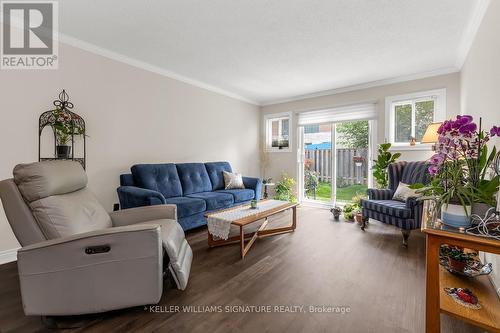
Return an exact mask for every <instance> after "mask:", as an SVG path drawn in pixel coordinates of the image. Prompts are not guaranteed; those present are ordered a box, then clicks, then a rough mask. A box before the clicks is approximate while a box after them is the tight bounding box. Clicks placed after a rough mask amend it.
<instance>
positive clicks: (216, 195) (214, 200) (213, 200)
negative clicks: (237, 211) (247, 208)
mask: <svg viewBox="0 0 500 333" xmlns="http://www.w3.org/2000/svg"><path fill="white" fill-rule="evenodd" d="M187 197H189V198H198V199H203V200H205V202H206V203H207V210H215V209H221V208H226V207H230V206H231V205H232V204H233V203H234V198H233V195H232V194H229V193H221V192H201V193H194V194H189V195H187Z"/></svg>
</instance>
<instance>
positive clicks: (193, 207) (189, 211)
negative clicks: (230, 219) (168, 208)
mask: <svg viewBox="0 0 500 333" xmlns="http://www.w3.org/2000/svg"><path fill="white" fill-rule="evenodd" d="M165 201H166V203H167V204H174V205H176V206H177V217H178V218H182V217H186V216H191V215H194V214H197V213H201V212H204V211H206V210H207V205H206V204H205V200H202V199H196V198H187V197H174V198H168V199H166V200H165Z"/></svg>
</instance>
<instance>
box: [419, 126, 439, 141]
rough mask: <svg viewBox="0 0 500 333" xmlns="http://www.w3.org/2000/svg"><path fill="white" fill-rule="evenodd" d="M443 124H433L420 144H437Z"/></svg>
mask: <svg viewBox="0 0 500 333" xmlns="http://www.w3.org/2000/svg"><path fill="white" fill-rule="evenodd" d="M441 124H442V122H438V123H432V124H430V125H429V126H428V127H427V130H425V133H424V136H423V137H422V140H420V143H436V142H437V141H438V132H437V130H438V128H439V126H441Z"/></svg>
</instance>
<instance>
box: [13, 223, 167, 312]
mask: <svg viewBox="0 0 500 333" xmlns="http://www.w3.org/2000/svg"><path fill="white" fill-rule="evenodd" d="M162 256H163V249H162V241H161V230H160V226H158V225H137V226H127V227H117V228H108V229H104V230H98V231H92V232H87V233H82V234H78V235H74V236H70V237H63V238H57V239H53V240H48V241H44V242H40V243H36V244H33V245H30V246H27V247H23V248H21V249H20V250H19V251H18V255H17V258H18V264H17V265H18V270H19V280H20V284H21V295H22V301H23V305H24V312H25V314H26V315H55V316H57V315H78V314H84V313H97V312H103V311H110V310H115V309H121V308H125V307H130V306H137V305H144V304H153V303H157V302H158V301H159V300H160V297H161V293H162V282H163V278H162V276H163V269H162V262H163V257H162ZM130 290H134V292H133V293H130ZM117 296H118V297H117Z"/></svg>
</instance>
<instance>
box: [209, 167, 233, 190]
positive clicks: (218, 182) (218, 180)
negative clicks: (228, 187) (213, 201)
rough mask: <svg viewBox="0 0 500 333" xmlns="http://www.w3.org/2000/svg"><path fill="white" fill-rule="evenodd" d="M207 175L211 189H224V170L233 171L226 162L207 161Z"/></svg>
mask: <svg viewBox="0 0 500 333" xmlns="http://www.w3.org/2000/svg"><path fill="white" fill-rule="evenodd" d="M205 167H206V168H207V172H208V176H209V177H210V181H211V182H212V191H217V190H223V189H224V175H223V173H224V171H226V172H233V170H232V169H231V165H230V164H229V163H228V162H209V163H205Z"/></svg>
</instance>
